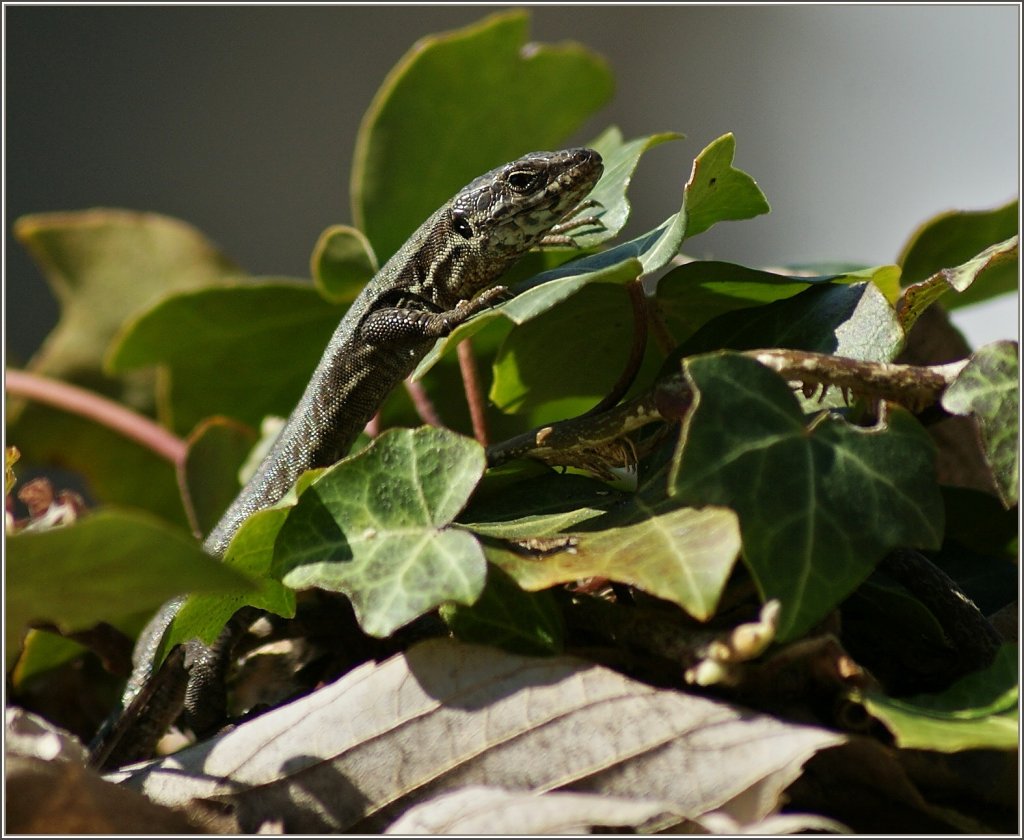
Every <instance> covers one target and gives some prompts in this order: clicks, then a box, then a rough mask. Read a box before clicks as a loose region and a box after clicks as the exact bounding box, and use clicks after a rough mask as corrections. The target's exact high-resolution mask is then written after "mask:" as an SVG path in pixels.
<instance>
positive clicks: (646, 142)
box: [576, 126, 683, 248]
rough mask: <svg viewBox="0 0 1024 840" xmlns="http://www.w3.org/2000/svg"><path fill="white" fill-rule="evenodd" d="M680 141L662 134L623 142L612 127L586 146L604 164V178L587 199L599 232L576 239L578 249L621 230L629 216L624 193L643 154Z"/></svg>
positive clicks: (589, 246)
mask: <svg viewBox="0 0 1024 840" xmlns="http://www.w3.org/2000/svg"><path fill="white" fill-rule="evenodd" d="M682 138H683V135H681V134H676V133H675V132H663V133H661V134H650V135H648V136H647V137H637V138H636V139H634V140H629V141H625V140H623V138H622V132H621V131H619V129H618V128H616V127H614V126H613V127H611V128H609V129H607V130H606V131H605V132H604V133H603V134H601V136H600V137H598V138H597V139H596V140H594V141H593V142H592V143H590V144H589V146H590V148H592V149H595V150H596V151H597V152H599V153H600V154H601V159H602V160H603V161H604V174H603V175H602V176H601V180H600V181H598V183H597V186H595V187H594V189H593V190H591V192H590V195H589V196H588V198H590V199H593V200H594V201H596V202H597V203H598V204H597V207H595V208H594V210H593V212H594V213H595V214H597V215H599V216H600V218H601V225H602V229H601V230H600V231H597V232H594V233H583V234H581V235H580V236H578V237H577V238H576V239H577V243H578V245H579V246H580V247H581V248H592V247H593V246H594V245H597V244H599V243H601V242H604V241H605V240H607V239H611V238H612V237H613V236H615V235H616V234H617V233H618V232H619V231H620V230H622V228H623V227H625V225H626V221H627V220H628V219H629V212H630V204H629V201H628V199H627V198H626V190H627V189H628V188H629V182H630V181H631V180H632V178H633V172H634V171H635V170H636V167H637V164H638V163H639V162H640V157H641V156H642V155H643V154H644V152H646V151H647V150H648V149H652V148H654V147H655V146H658V145H661V144H662V143H665V142H667V141H669V140H681V139H682Z"/></svg>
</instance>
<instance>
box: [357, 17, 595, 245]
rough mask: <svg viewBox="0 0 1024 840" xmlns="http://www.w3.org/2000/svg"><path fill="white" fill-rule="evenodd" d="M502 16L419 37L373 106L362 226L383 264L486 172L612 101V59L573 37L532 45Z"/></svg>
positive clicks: (362, 149)
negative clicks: (458, 192)
mask: <svg viewBox="0 0 1024 840" xmlns="http://www.w3.org/2000/svg"><path fill="white" fill-rule="evenodd" d="M528 24H529V15H528V14H527V13H526V12H523V11H512V12H503V13H499V14H495V15H491V16H490V17H487V18H485V19H484V20H482V21H480V22H479V23H475V24H472V25H471V26H467V27H465V28H463V29H459V30H456V31H454V32H449V33H445V34H441V35H431V36H428V37H426V38H422V39H421V40H420V41H419V42H417V44H416V45H415V46H414V47H413V48H412V49H411V50H410V51H409V52H408V53H407V54H406V55H405V56H404V57H403V58H402V59H401V60H400V61H399V62H398V64H397V65H396V66H395V67H394V69H392V71H391V72H390V73H389V74H388V76H387V78H386V79H385V80H384V83H383V84H382V85H381V87H380V89H379V90H378V92H377V95H376V96H375V97H374V99H373V102H372V103H371V104H370V107H369V109H368V111H367V112H366V115H365V116H364V118H363V122H362V125H361V126H360V128H359V134H358V136H357V138H356V151H355V157H354V160H353V166H352V204H353V216H354V218H355V220H356V225H357V226H358V227H359V228H360V229H361V230H363V231H365V232H366V235H367V237H368V238H369V240H370V242H372V243H373V248H374V251H375V252H376V253H377V254H378V255H379V256H380V257H381V259H385V258H386V257H388V256H390V255H391V254H393V253H394V252H395V251H397V250H398V248H399V247H400V246H401V245H402V243H403V242H404V241H405V240H406V239H407V238H408V237H409V234H411V233H412V232H413V231H414V230H415V229H416V228H417V227H418V226H419V224H420V223H421V222H422V221H423V220H424V219H425V218H427V217H428V216H429V215H430V214H431V213H433V212H434V211H435V210H436V209H437V208H438V207H440V206H441V204H443V203H444V202H445V201H447V200H448V199H449V198H451V196H452V195H454V193H455V191H456V190H458V189H459V188H460V187H462V186H463V185H464V184H467V183H468V182H469V181H471V180H472V179H473V178H475V177H477V176H478V175H480V174H481V173H483V172H487V171H488V170H490V169H493V168H494V167H495V166H499V165H501V164H503V163H505V162H506V161H509V160H513V159H515V158H517V157H519V156H520V155H522V154H524V153H526V152H530V151H536V150H539V149H550V148H557V147H558V146H560V145H561V144H562V143H563V142H564V140H565V138H567V137H568V136H569V135H570V134H572V132H573V131H575V130H576V129H577V128H578V127H579V126H580V125H582V124H583V122H584V121H585V120H586V119H587V118H588V117H590V116H591V115H592V114H593V113H594V112H595V111H596V110H597V109H598V108H600V107H601V106H602V105H604V104H605V103H606V102H607V101H608V99H609V98H610V97H611V92H612V77H611V72H610V70H609V69H608V66H607V65H606V64H605V62H604V61H603V60H602V59H601V58H600V57H599V56H597V55H596V54H594V53H592V52H590V51H589V50H587V49H586V48H584V47H582V46H580V45H578V44H572V43H566V44H557V45H550V44H530V45H527V43H526V38H527V29H528Z"/></svg>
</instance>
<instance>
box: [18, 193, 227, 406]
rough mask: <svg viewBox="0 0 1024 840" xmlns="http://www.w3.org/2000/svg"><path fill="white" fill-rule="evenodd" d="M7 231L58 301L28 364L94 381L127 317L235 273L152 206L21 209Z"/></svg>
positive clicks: (190, 232)
mask: <svg viewBox="0 0 1024 840" xmlns="http://www.w3.org/2000/svg"><path fill="white" fill-rule="evenodd" d="M14 235H15V236H16V237H17V238H18V240H19V241H20V242H21V243H22V244H23V245H24V246H25V248H26V249H28V252H29V253H30V254H31V255H32V257H33V259H35V261H36V262H37V264H38V265H39V267H40V269H41V270H42V272H43V274H44V276H45V277H46V280H47V282H48V283H49V284H50V287H51V288H52V290H53V293H54V295H55V296H56V297H57V300H58V301H59V302H60V306H61V315H60V322H59V323H58V324H57V326H56V328H55V329H54V330H53V332H51V333H50V335H49V336H48V337H47V339H46V342H45V343H44V345H43V347H42V349H40V351H39V353H37V354H36V356H35V357H34V358H33V359H32V362H31V364H30V366H29V367H30V369H31V370H32V371H34V372H35V373H40V374H45V375H47V376H55V377H61V378H64V379H69V380H71V381H77V382H85V383H86V384H89V385H93V386H94V381H90V380H95V378H96V377H97V376H98V374H99V372H100V368H101V364H102V360H103V355H104V353H105V352H106V350H107V346H108V345H109V344H110V341H111V339H112V338H113V337H114V334H115V333H116V332H117V330H118V329H119V328H120V326H121V324H122V323H123V322H124V321H125V320H126V319H127V318H129V317H131V316H133V315H136V314H138V313H139V312H142V311H144V310H145V309H146V308H148V307H150V306H152V305H153V304H155V303H156V302H157V301H158V300H160V298H162V297H164V296H165V295H166V294H167V293H168V292H172V291H176V290H181V289H193V288H198V287H202V286H209V285H214V284H217V283H220V282H223V281H224V280H225V279H226V278H227V277H230V276H233V275H238V274H240V273H241V271H240V269H239V268H238V267H237V266H235V265H234V264H233V263H232V262H230V261H229V260H228V259H227V258H225V257H224V256H223V255H222V254H221V253H220V252H218V251H217V250H216V249H215V248H214V247H213V245H212V244H211V243H210V242H209V240H207V239H206V238H205V237H204V236H203V235H202V234H201V233H199V231H197V230H196V229H195V228H193V227H191V226H190V225H187V224H185V223H184V222H180V221H178V220H177V219H172V218H169V217H167V216H159V215H157V214H155V213H133V212H129V211H125V210H87V211H84V212H80V213H50V214H41V215H37V216H24V217H22V218H21V219H18V221H17V222H16V223H15V225H14ZM83 377H84V378H83ZM107 392H108V393H110V391H109V389H107Z"/></svg>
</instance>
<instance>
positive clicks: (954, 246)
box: [897, 201, 1018, 308]
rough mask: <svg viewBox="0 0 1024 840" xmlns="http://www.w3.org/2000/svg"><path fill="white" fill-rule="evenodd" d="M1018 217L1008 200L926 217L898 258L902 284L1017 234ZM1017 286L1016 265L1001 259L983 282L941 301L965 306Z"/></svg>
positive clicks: (915, 281) (906, 283)
mask: <svg viewBox="0 0 1024 840" xmlns="http://www.w3.org/2000/svg"><path fill="white" fill-rule="evenodd" d="M1017 217H1018V209H1017V201H1011V202H1010V203H1009V204H1006V205H1005V206H1003V207H999V208H996V209H994V210H983V211H964V210H955V211H951V212H948V213H942V214H940V215H938V216H936V217H934V218H932V219H929V220H928V221H927V222H925V223H924V224H923V225H921V227H920V228H918V229H917V230H916V231H915V232H914V233H913V235H912V236H911V237H910V239H909V240H908V242H907V244H906V245H904V246H903V252H902V253H901V255H900V258H899V260H897V262H898V263H899V264H900V265H901V266H903V282H904V284H905V285H908V286H909V285H911V284H913V283H918V282H920V281H922V280H926V279H927V278H929V277H931V276H932V275H933V274H935V273H936V272H938V271H941V270H942V269H944V268H948V267H949V266H953V265H961V264H963V263H966V262H968V261H970V260H971V258H972V257H974V256H975V254H978V253H980V252H982V251H984V250H985V249H986V248H989V247H990V246H992V245H995V244H996V243H997V242H1004V241H1005V240H1007V239H1009V238H1010V237H1011V236H1014V235H1015V234H1017V232H1018V231H1017ZM1016 288H1017V268H1016V265H1014V264H1011V263H1004V264H1003V266H1002V268H1001V269H1000V270H999V271H998V272H992V273H991V274H990V275H989V276H987V277H986V279H985V283H984V284H980V283H979V284H975V286H972V288H971V290H970V291H969V292H967V293H966V294H960V295H956V296H951V297H948V298H947V299H946V300H945V301H944V304H945V305H946V307H947V308H952V307H954V306H965V305H967V304H969V303H977V302H978V301H980V300H984V299H985V298H988V297H992V296H994V295H998V294H1003V293H1005V292H1009V291H1013V290H1014V289H1016ZM960 291H964V290H960Z"/></svg>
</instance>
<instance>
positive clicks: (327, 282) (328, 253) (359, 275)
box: [310, 225, 379, 303]
mask: <svg viewBox="0 0 1024 840" xmlns="http://www.w3.org/2000/svg"><path fill="white" fill-rule="evenodd" d="M310 268H311V270H312V273H313V282H314V284H315V285H316V288H317V291H319V292H320V294H321V295H323V297H324V299H325V300H329V301H330V302H331V303H351V302H352V301H354V300H355V299H356V296H357V295H358V294H359V292H360V291H361V290H362V288H363V286H365V285H366V284H367V282H368V281H369V280H370V278H372V277H373V275H374V274H376V273H377V270H378V268H379V266H378V265H377V257H376V255H375V254H374V253H373V247H372V246H371V245H370V241H369V240H368V239H367V238H366V237H365V236H364V235H363V233H362V231H359V230H356V229H355V228H354V227H349V226H348V225H333V226H332V227H329V228H327V230H325V231H324V232H323V233H321V234H320V238H319V239H318V240H317V242H316V245H315V246H314V248H313V256H312V257H310Z"/></svg>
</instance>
